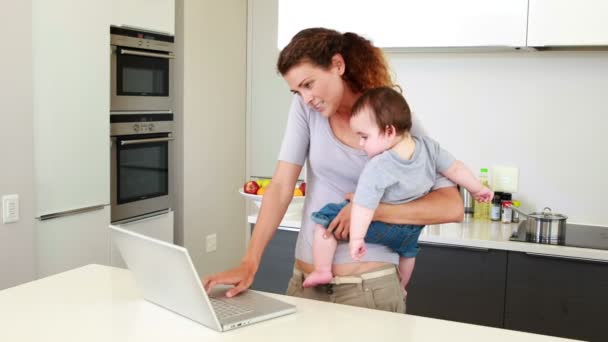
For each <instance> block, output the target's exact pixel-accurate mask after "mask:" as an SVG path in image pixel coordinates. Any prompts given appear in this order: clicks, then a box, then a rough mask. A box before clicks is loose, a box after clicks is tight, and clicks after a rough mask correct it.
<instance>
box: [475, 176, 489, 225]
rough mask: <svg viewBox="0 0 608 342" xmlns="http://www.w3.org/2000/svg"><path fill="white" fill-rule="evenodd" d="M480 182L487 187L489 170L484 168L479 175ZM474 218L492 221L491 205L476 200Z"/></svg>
mask: <svg viewBox="0 0 608 342" xmlns="http://www.w3.org/2000/svg"><path fill="white" fill-rule="evenodd" d="M479 181H480V182H481V184H483V185H484V186H486V187H489V185H488V169H486V168H482V169H480V173H479ZM473 218H475V219H478V220H488V219H490V203H487V202H479V201H477V200H475V206H474V210H473Z"/></svg>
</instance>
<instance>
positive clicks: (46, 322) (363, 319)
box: [0, 265, 565, 342]
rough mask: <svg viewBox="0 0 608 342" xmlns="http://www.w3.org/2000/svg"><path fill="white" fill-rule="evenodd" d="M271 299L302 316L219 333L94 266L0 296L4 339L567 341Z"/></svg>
mask: <svg viewBox="0 0 608 342" xmlns="http://www.w3.org/2000/svg"><path fill="white" fill-rule="evenodd" d="M272 296H274V297H278V298H280V299H281V300H284V301H287V302H291V303H293V304H295V305H296V306H297V312H296V313H295V314H292V315H288V316H284V317H280V318H277V319H273V320H270V321H265V322H262V323H257V324H253V325H251V326H247V327H244V328H240V329H236V330H232V331H229V332H225V333H219V332H216V331H214V330H211V329H208V328H206V327H204V326H202V325H199V324H198V323H195V322H194V321H191V320H189V319H187V318H184V317H182V316H179V315H177V314H174V313H172V312H170V311H168V310H165V309H163V308H161V307H159V306H156V305H154V304H151V303H149V302H147V301H145V300H143V298H142V297H141V295H140V293H139V291H138V290H137V288H136V286H135V283H134V279H133V277H132V275H131V272H129V271H127V270H123V269H119V268H112V267H107V266H99V265H88V266H85V267H81V268H78V269H75V270H71V271H68V272H64V273H61V274H58V275H55V276H51V277H48V278H44V279H41V280H37V281H34V282H31V283H27V284H24V285H20V286H17V287H14V288H10V289H7V290H3V291H0V322H1V326H2V328H1V329H0V341H20V342H23V341H50V342H52V341H61V342H67V341H79V342H81V341H87V342H94V341H114V342H121V341H146V342H149V341H197V342H200V341H239V342H242V341H247V342H256V341H282V342H284V341H290V342H298V341H310V340H311V339H312V340H313V341H318V342H320V341H342V340H345V341H346V340H348V341H391V340H395V341H396V340H400V341H414V342H415V341H467V342H471V341H494V342H498V341H520V342H525V341H530V342H536V341H556V340H561V339H558V338H556V337H549V336H542V335H535V334H528V333H522V332H516V331H510V330H504V329H496V328H488V327H482V326H477V325H471V324H463V323H456V322H449V321H443V320H437V319H431V318H425V317H418V316H411V315H402V314H395V313H389V312H383V311H376V310H369V309H362V308H356V307H351V306H345V305H337V304H330V303H324V302H318V301H312V300H307V299H300V298H294V297H287V296H280V295H272ZM564 341H565V340H564Z"/></svg>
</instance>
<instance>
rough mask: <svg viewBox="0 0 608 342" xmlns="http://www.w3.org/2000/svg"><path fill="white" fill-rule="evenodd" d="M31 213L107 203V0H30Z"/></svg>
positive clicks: (108, 165) (108, 179) (108, 15)
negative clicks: (33, 181) (33, 195)
mask: <svg viewBox="0 0 608 342" xmlns="http://www.w3.org/2000/svg"><path fill="white" fill-rule="evenodd" d="M32 16H33V19H32V20H33V24H32V25H33V74H34V162H35V178H36V191H37V206H36V216H42V215H48V214H53V213H58V212H64V211H68V210H76V209H80V208H84V207H91V206H96V205H103V204H108V203H110V138H109V135H110V127H109V126H110V123H109V110H110V106H109V101H110V32H109V24H110V5H109V4H108V3H107V2H106V1H103V0H96V1H71V0H55V1H47V0H34V1H33V2H32Z"/></svg>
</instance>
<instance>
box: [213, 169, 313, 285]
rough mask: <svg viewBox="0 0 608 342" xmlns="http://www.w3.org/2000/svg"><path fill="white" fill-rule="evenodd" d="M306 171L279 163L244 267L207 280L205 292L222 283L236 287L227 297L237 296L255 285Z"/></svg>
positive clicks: (263, 200) (243, 263)
mask: <svg viewBox="0 0 608 342" xmlns="http://www.w3.org/2000/svg"><path fill="white" fill-rule="evenodd" d="M301 170H302V166H301V165H297V164H291V163H288V162H284V161H279V163H278V165H277V168H276V170H275V173H274V175H273V176H272V181H271V182H270V185H268V189H267V190H266V192H265V193H264V197H263V198H262V207H261V208H260V213H259V215H258V220H257V223H256V225H255V229H254V230H253V235H252V236H251V240H250V241H249V246H248V248H247V252H246V253H245V256H244V257H243V260H242V261H241V264H240V265H239V266H237V267H235V268H233V269H230V270H228V271H225V272H222V273H218V274H214V275H211V276H209V277H206V278H205V279H203V285H204V286H205V289H207V290H210V289H211V288H213V287H214V286H215V285H218V284H230V285H235V287H234V288H232V289H230V290H229V291H228V292H227V293H226V295H227V296H228V297H232V296H235V295H237V294H239V293H240V292H242V291H244V290H245V289H247V288H248V287H249V286H251V283H253V278H254V277H255V273H256V272H257V270H258V267H259V265H260V260H261V259H262V254H263V253H264V249H265V248H266V245H268V242H269V241H270V239H272V236H273V235H274V233H275V232H276V230H277V228H278V227H279V224H280V223H281V220H282V219H283V216H284V215H285V212H286V211H287V207H288V206H289V203H290V202H291V199H292V197H293V189H294V187H295V184H296V182H297V180H298V176H299V175H300V171H301Z"/></svg>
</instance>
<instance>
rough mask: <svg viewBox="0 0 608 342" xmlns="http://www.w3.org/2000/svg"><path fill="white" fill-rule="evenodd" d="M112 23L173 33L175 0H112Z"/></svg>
mask: <svg viewBox="0 0 608 342" xmlns="http://www.w3.org/2000/svg"><path fill="white" fill-rule="evenodd" d="M112 25H116V26H131V27H137V28H142V29H147V30H151V31H157V32H163V33H168V34H171V35H174V34H175V0H112Z"/></svg>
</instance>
